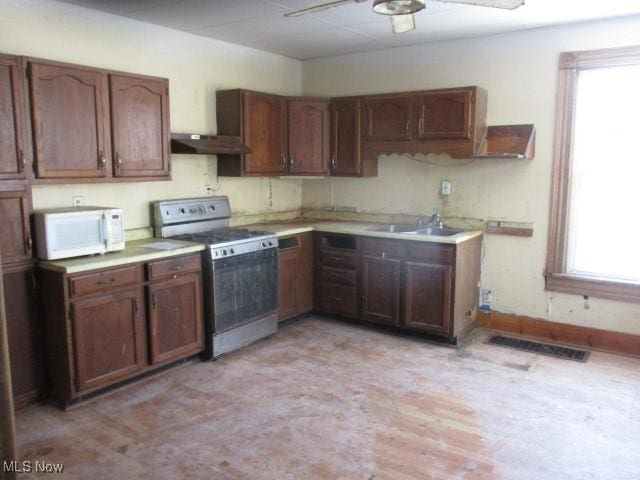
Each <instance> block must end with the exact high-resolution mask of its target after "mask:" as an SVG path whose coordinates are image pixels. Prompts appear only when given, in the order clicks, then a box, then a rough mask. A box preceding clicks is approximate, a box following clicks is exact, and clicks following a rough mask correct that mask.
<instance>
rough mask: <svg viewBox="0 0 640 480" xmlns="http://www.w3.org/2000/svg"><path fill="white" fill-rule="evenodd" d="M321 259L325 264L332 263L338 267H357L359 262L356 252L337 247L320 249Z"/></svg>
mask: <svg viewBox="0 0 640 480" xmlns="http://www.w3.org/2000/svg"><path fill="white" fill-rule="evenodd" d="M320 261H321V263H322V264H323V265H332V266H334V267H338V268H356V264H357V259H356V254H355V252H350V251H344V250H338V249H335V248H323V249H322V250H321V251H320Z"/></svg>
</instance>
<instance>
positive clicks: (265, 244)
mask: <svg viewBox="0 0 640 480" xmlns="http://www.w3.org/2000/svg"><path fill="white" fill-rule="evenodd" d="M277 246H278V239H277V238H276V237H267V238H260V239H251V240H249V241H245V242H234V243H233V244H230V245H216V246H212V247H211V250H210V252H211V258H212V259H213V260H219V259H222V258H228V257H233V256H236V255H242V254H245V253H253V252H259V251H260V250H266V249H269V248H276V247H277Z"/></svg>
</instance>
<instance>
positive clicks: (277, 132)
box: [216, 89, 329, 176]
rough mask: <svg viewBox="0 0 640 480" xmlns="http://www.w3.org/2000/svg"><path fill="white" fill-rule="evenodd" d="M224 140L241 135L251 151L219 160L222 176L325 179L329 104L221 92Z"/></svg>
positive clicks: (220, 124) (218, 95) (220, 127)
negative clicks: (299, 176) (304, 176)
mask: <svg viewBox="0 0 640 480" xmlns="http://www.w3.org/2000/svg"><path fill="white" fill-rule="evenodd" d="M216 102H217V105H216V117H217V122H218V134H219V135H231V136H239V137H241V139H242V141H243V142H244V144H245V145H247V146H248V147H249V149H250V150H251V151H250V153H247V154H243V155H236V154H234V155H229V154H225V155H218V174H219V175H221V176H282V175H326V174H327V171H328V168H329V114H328V102H327V101H326V100H324V99H316V98H303V97H298V98H291V99H287V98H286V97H281V96H278V95H271V94H266V93H260V92H252V91H248V90H237V89H236V90H222V91H218V92H216Z"/></svg>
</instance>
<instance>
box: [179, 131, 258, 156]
mask: <svg viewBox="0 0 640 480" xmlns="http://www.w3.org/2000/svg"><path fill="white" fill-rule="evenodd" d="M249 151H250V150H249V147H247V146H246V145H245V144H244V143H242V140H241V139H240V137H231V136H226V135H197V134H190V133H172V134H171V153H174V154H180V153H184V154H189V155H217V154H220V153H230V154H242V153H249Z"/></svg>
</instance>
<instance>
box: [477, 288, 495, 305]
mask: <svg viewBox="0 0 640 480" xmlns="http://www.w3.org/2000/svg"><path fill="white" fill-rule="evenodd" d="M492 302H493V295H492V294H491V290H489V289H486V288H483V289H481V290H480V310H491V303H492Z"/></svg>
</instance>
